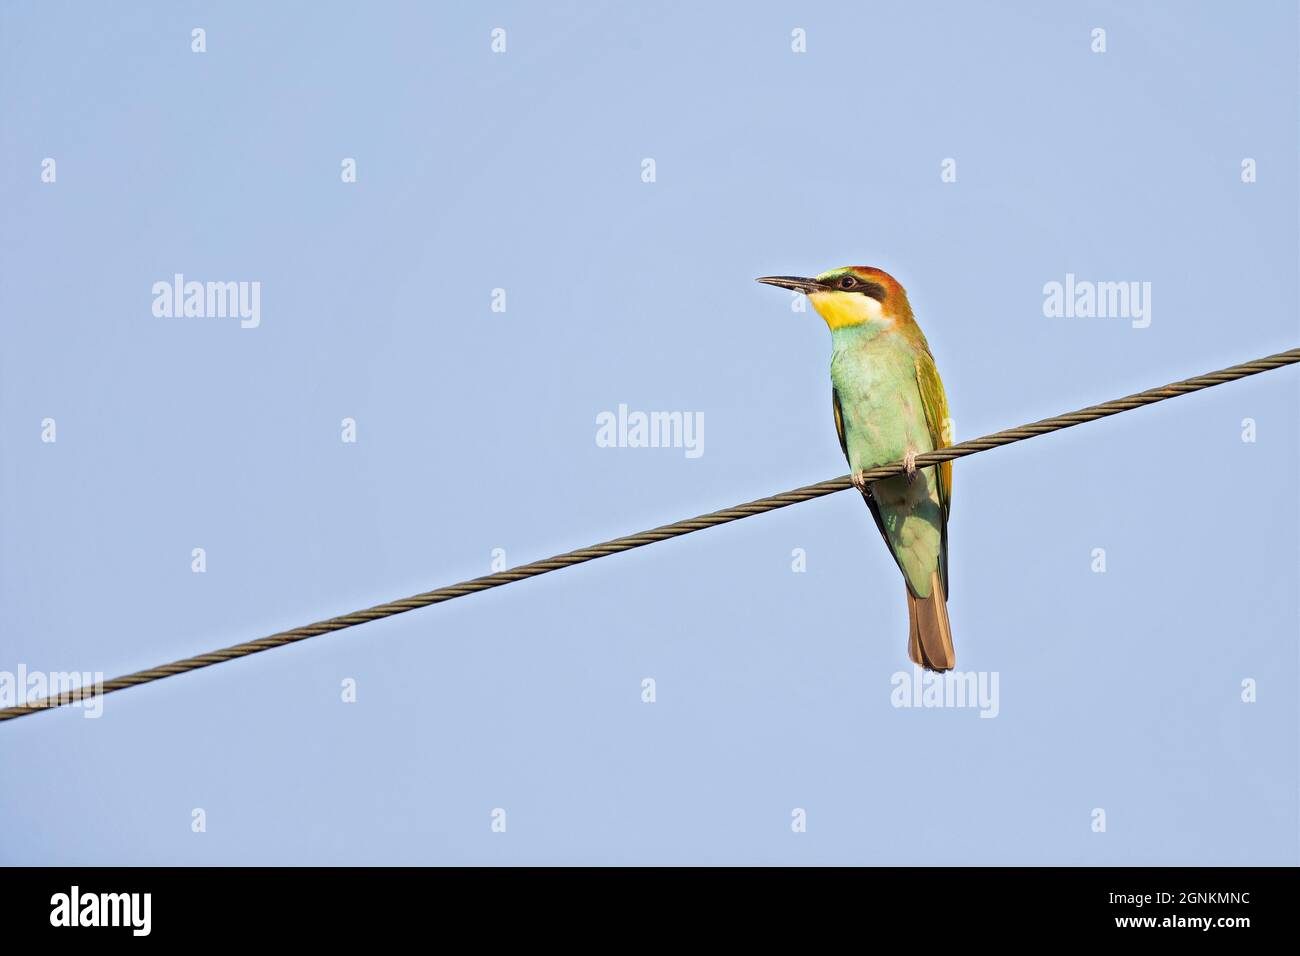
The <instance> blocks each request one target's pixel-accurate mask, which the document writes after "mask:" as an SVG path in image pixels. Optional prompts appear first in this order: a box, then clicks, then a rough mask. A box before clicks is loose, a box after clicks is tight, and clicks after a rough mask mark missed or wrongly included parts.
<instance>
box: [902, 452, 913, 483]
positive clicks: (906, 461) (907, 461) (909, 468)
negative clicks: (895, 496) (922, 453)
mask: <svg viewBox="0 0 1300 956" xmlns="http://www.w3.org/2000/svg"><path fill="white" fill-rule="evenodd" d="M903 474H905V475H907V483H908V484H909V485H910V484H911V483H912V482H914V481H916V452H915V451H909V452H908V453H907V454H906V455H904V456H903Z"/></svg>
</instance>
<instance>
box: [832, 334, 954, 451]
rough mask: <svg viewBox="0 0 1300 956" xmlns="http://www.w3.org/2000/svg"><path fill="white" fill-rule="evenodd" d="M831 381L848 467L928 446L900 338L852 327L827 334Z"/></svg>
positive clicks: (912, 369)
mask: <svg viewBox="0 0 1300 956" xmlns="http://www.w3.org/2000/svg"><path fill="white" fill-rule="evenodd" d="M832 341H833V342H834V345H835V352H834V354H833V355H832V356H831V382H832V383H833V384H834V386H835V392H836V394H837V395H838V396H839V400H840V410H841V415H842V417H843V420H844V442H845V444H846V445H847V446H848V457H849V467H850V468H852V469H853V470H854V471H857V470H860V469H863V468H873V467H875V466H876V465H884V464H887V463H889V462H891V461H898V460H899V459H900V458H902V457H903V456H904V455H905V454H906V453H907V451H908V449H909V448H910V449H913V450H915V451H916V452H918V453H920V452H926V451H930V450H932V442H931V440H930V429H929V426H928V425H927V424H926V420H925V409H924V408H923V407H922V405H921V393H920V391H919V389H918V387H917V384H916V365H915V360H914V358H913V352H912V347H911V346H910V345H909V344H908V343H907V342H906V341H905V340H904V339H902V338H901V337H900V336H897V335H892V334H889V333H883V334H877V335H874V336H870V335H866V334H863V333H861V332H860V331H859V330H857V329H845V330H841V331H839V332H836V333H834V334H833V335H832Z"/></svg>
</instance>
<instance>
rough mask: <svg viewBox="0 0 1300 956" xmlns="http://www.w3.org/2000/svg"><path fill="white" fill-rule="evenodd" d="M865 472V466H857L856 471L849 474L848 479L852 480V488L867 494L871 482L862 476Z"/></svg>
mask: <svg viewBox="0 0 1300 956" xmlns="http://www.w3.org/2000/svg"><path fill="white" fill-rule="evenodd" d="M866 473H867V472H866V469H865V468H859V469H858V470H857V471H855V472H853V474H851V475H849V480H850V481H852V482H853V487H854V488H856V489H858V491H860V492H862V493H863V494H864V495H869V494H871V484H870V482H868V481H867V480H866V479H865V478H863V477H862V476H863V475H865V474H866Z"/></svg>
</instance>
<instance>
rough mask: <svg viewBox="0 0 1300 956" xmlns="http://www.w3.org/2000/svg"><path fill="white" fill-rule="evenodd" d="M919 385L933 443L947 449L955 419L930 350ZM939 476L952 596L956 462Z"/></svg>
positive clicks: (942, 542) (920, 358)
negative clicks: (951, 525) (951, 534)
mask: <svg viewBox="0 0 1300 956" xmlns="http://www.w3.org/2000/svg"><path fill="white" fill-rule="evenodd" d="M916 387H917V389H918V390H919V391H920V393H921V405H922V407H923V408H924V409H925V423H926V425H927V426H928V427H929V430H930V443H931V444H932V445H933V446H934V447H935V448H947V447H948V446H949V445H950V444H952V443H951V442H950V441H948V438H947V434H946V433H947V432H949V431H950V429H951V424H950V423H951V421H952V418H951V417H950V415H949V414H948V396H946V395H945V394H944V391H943V381H942V380H941V379H940V378H939V370H938V369H936V368H935V367H934V358H933V357H932V356H931V355H930V350H929V349H921V350H918V351H917V353H916ZM936 470H937V472H938V475H939V481H938V485H939V509H940V511H941V512H942V514H943V527H942V528H941V529H940V539H939V573H940V574H942V575H943V591H944V595H945V596H946V597H951V596H952V595H951V592H950V591H949V590H948V511H949V509H950V506H951V502H952V462H950V461H945V462H944V463H943V464H941V465H939V467H938V468H937V469H936Z"/></svg>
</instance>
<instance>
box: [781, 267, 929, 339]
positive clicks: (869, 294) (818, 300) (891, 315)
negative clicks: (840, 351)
mask: <svg viewBox="0 0 1300 956" xmlns="http://www.w3.org/2000/svg"><path fill="white" fill-rule="evenodd" d="M758 281H759V282H765V283H767V284H768V285H774V286H777V287H778V288H781V289H792V290H794V291H795V292H802V293H804V294H805V295H807V296H808V298H809V300H810V301H811V302H812V304H813V308H815V309H816V310H817V313H818V314H819V315H820V316H821V317H822V318H823V319H825V320H826V324H827V325H828V326H830V328H831V331H832V332H833V331H835V330H836V329H843V328H849V327H852V326H857V325H868V324H871V325H877V326H882V327H888V326H891V325H893V324H894V323H895V322H897V321H899V320H903V319H910V318H911V317H912V307H911V306H910V305H909V304H908V302H907V293H906V292H905V291H904V290H903V287H902V286H901V285H899V284H898V280H896V279H895V278H894V277H893V276H891V275H890V274H889V273H888V272H885V271H884V270H883V269H876V268H873V267H871V266H841V267H840V268H838V269H831V270H830V271H829V272H823V273H822V274H821V275H819V276H815V277H813V278H811V279H802V278H800V277H798V276H766V277H764V278H762V279H759V280H758Z"/></svg>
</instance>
